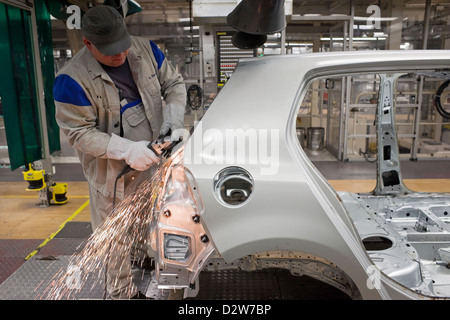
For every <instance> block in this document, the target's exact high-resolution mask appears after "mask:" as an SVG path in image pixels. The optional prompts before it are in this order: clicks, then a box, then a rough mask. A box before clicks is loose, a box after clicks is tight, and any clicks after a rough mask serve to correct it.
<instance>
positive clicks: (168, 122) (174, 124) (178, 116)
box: [159, 104, 186, 141]
mask: <svg viewBox="0 0 450 320" xmlns="http://www.w3.org/2000/svg"><path fill="white" fill-rule="evenodd" d="M184 111H185V107H184V106H181V105H177V104H168V105H167V106H165V107H163V118H164V122H163V124H162V126H161V130H160V131H159V133H160V135H164V136H165V135H167V133H168V132H169V130H170V131H171V132H172V133H171V138H172V140H173V141H176V140H178V139H179V138H180V137H181V136H183V135H184V133H185V131H186V130H184Z"/></svg>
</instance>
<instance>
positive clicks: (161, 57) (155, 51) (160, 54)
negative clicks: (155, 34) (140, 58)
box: [150, 40, 166, 70]
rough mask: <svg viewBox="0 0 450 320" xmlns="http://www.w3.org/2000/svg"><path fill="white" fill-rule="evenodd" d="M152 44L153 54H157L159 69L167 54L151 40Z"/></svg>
mask: <svg viewBox="0 0 450 320" xmlns="http://www.w3.org/2000/svg"><path fill="white" fill-rule="evenodd" d="M150 46H151V47H152V51H153V55H154V56H155V59H156V62H157V63H158V70H159V69H160V68H161V65H162V63H163V62H164V59H165V58H166V56H165V55H164V53H163V52H162V51H161V50H160V49H159V48H158V46H157V45H156V43H154V42H153V41H151V40H150Z"/></svg>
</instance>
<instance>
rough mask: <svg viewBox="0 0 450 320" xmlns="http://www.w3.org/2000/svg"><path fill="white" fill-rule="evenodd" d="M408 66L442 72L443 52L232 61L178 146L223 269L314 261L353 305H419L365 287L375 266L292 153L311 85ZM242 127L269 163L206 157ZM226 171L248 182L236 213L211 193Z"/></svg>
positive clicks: (223, 152) (387, 282) (394, 290)
mask: <svg viewBox="0 0 450 320" xmlns="http://www.w3.org/2000/svg"><path fill="white" fill-rule="evenodd" d="M415 68H416V69H417V71H420V70H428V69H449V68H450V53H449V52H447V51H409V52H405V51H376V52H373V51H370V52H341V53H335V52H333V53H320V54H304V55H289V56H276V57H265V58H255V59H249V60H245V61H241V62H240V63H239V66H238V68H237V69H236V71H235V73H234V74H233V76H232V77H231V79H230V80H229V81H228V82H227V84H226V85H225V86H224V88H223V89H222V90H221V92H220V94H219V95H218V96H217V98H216V99H215V100H214V102H213V104H212V105H211V106H210V108H209V110H208V111H207V112H206V113H205V115H204V117H203V118H202V119H201V121H200V122H199V123H198V124H197V126H196V128H195V130H194V131H193V133H192V136H191V137H190V139H189V140H188V141H187V144H186V145H185V148H184V158H183V162H184V163H183V164H184V167H185V169H186V172H187V173H188V176H189V177H190V180H191V181H192V183H193V184H195V189H196V190H197V191H198V193H199V194H200V196H201V200H202V202H203V203H202V209H201V210H202V211H201V218H202V225H203V227H204V229H205V230H206V231H207V233H208V234H209V236H210V239H211V241H212V243H213V246H214V248H215V252H216V253H217V254H218V255H220V257H221V258H222V259H224V260H225V261H226V262H229V263H231V262H232V261H235V260H238V259H242V258H245V257H248V256H254V255H255V254H257V255H259V256H264V254H266V255H267V256H268V257H274V256H278V257H286V258H294V257H303V258H310V257H315V258H314V259H315V260H316V261H319V260H320V259H323V261H326V263H328V264H330V265H332V266H335V267H336V268H337V269H339V270H340V271H341V272H342V273H343V274H346V275H347V276H348V277H349V278H350V279H351V281H352V282H353V283H354V285H355V286H356V287H357V290H358V291H359V294H360V297H361V298H362V299H416V298H423V296H422V295H421V294H419V293H417V292H414V291H412V290H409V289H408V288H406V287H405V286H403V285H401V284H399V283H398V282H396V281H393V280H392V279H391V278H389V277H388V276H386V275H385V274H383V273H381V274H380V280H381V281H380V285H379V286H376V287H375V288H374V287H373V286H370V285H369V283H368V279H369V278H370V276H371V273H370V270H371V267H373V265H374V263H373V261H372V260H371V259H370V257H369V256H368V254H367V252H366V251H365V249H364V247H363V245H362V242H361V239H360V235H359V234H358V231H357V230H356V228H355V225H354V222H353V220H352V219H351V218H350V216H349V214H348V211H347V209H346V208H345V207H344V205H343V203H342V199H340V197H339V195H338V194H337V193H336V191H335V190H334V189H333V188H332V187H331V186H330V185H329V183H328V182H327V181H326V179H324V177H323V176H322V175H321V174H320V172H319V171H318V170H317V169H316V168H315V167H314V165H313V164H312V163H311V161H310V160H309V158H308V157H307V155H306V154H305V152H304V151H303V150H302V148H301V147H300V146H299V141H298V139H297V136H296V130H295V120H296V116H297V110H298V106H299V104H300V102H301V101H302V99H303V97H304V95H305V92H306V89H307V88H308V85H309V83H310V81H312V80H313V79H314V78H317V77H320V76H325V75H326V76H333V75H342V74H346V73H358V72H375V71H377V72H394V71H395V72H403V71H404V72H411V71H415V70H416V69H415ZM247 129H251V130H256V131H257V132H264V133H270V132H271V133H272V134H269V135H270V136H271V138H272V139H273V138H274V137H275V138H276V139H277V140H276V141H273V140H272V141H271V142H272V147H273V149H272V151H271V152H272V156H276V159H275V160H274V163H272V164H268V163H267V161H266V162H265V163H264V164H263V163H261V159H260V157H259V156H258V154H257V153H249V154H246V156H245V158H244V159H242V158H240V160H239V161H238V160H236V158H235V159H232V157H231V158H230V154H232V155H236V152H237V149H236V147H235V149H234V150H229V149H227V148H226V147H223V148H217V147H216V148H215V147H214V146H213V147H212V148H215V150H214V152H210V151H211V150H209V152H205V149H207V148H208V146H211V144H212V143H213V142H214V141H217V139H219V138H223V137H227V135H230V133H236V132H242V130H244V132H245V130H247ZM252 157H253V158H252ZM233 161H234V162H233ZM275 162H276V163H275ZM275 165H276V167H274V166H275ZM230 166H239V167H241V168H243V169H245V170H246V171H247V172H248V173H249V174H250V175H251V176H252V178H253V180H254V189H253V192H252V194H251V196H250V198H249V199H248V200H247V201H246V202H245V203H244V205H242V206H236V207H231V206H227V205H224V204H222V203H220V202H219V201H218V200H217V198H216V196H215V195H214V188H213V183H214V182H213V179H214V177H215V176H216V175H217V174H218V173H219V172H220V171H221V170H223V169H224V168H227V167H230ZM191 271H192V270H191ZM194 271H195V270H194ZM196 273H198V270H197V272H196Z"/></svg>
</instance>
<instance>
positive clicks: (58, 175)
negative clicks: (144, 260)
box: [0, 154, 450, 300]
mask: <svg viewBox="0 0 450 320" xmlns="http://www.w3.org/2000/svg"><path fill="white" fill-rule="evenodd" d="M323 159H327V158H326V157H322V158H321V156H320V154H315V158H313V159H312V160H313V163H314V164H315V165H316V167H317V169H318V170H319V171H320V172H321V173H322V175H323V176H324V177H325V178H326V179H327V180H328V181H329V183H330V185H331V186H332V187H333V188H335V189H336V190H337V191H351V192H369V191H371V190H372V189H373V188H374V187H375V174H376V167H375V164H374V163H370V162H365V161H360V162H339V161H336V160H323ZM66 160H68V161H66ZM401 166H402V173H403V178H404V183H405V184H406V186H407V187H409V188H410V189H412V190H415V191H424V192H450V166H449V162H448V161H447V160H423V161H417V162H410V161H403V162H402V164H401ZM54 167H55V174H54V176H53V178H54V181H55V182H65V183H67V184H68V193H67V197H68V199H69V200H68V202H67V203H65V204H61V205H50V206H48V207H41V206H39V199H38V195H37V192H36V191H27V190H26V188H27V186H28V183H27V182H25V181H24V180H23V176H22V169H17V170H14V171H11V170H10V169H8V168H1V169H0V199H1V200H0V300H35V299H40V298H42V296H43V292H45V289H46V288H45V286H46V284H48V283H49V282H50V281H51V279H52V277H53V276H54V275H55V274H56V272H58V270H61V269H63V268H67V265H68V259H69V258H70V256H72V255H73V254H74V253H75V252H76V251H77V248H79V247H80V246H82V244H83V243H84V241H85V240H86V239H87V238H88V237H89V235H90V234H91V233H92V231H91V226H90V218H89V205H88V203H89V197H88V194H89V193H88V186H87V183H86V181H85V179H84V177H83V174H82V171H81V167H80V165H79V163H76V161H74V160H73V158H71V157H70V156H69V157H59V158H56V161H55V163H54ZM137 278H138V280H137V281H138V282H139V283H138V287H140V288H141V290H144V291H145V290H147V292H149V290H150V289H151V287H152V285H153V284H154V282H152V276H151V274H145V273H142V274H141V275H140V276H139V277H137ZM295 278H298V279H297V280H295V281H297V282H295V281H292V277H289V274H286V273H284V272H282V271H279V270H270V269H269V270H264V271H263V272H253V273H245V274H242V273H239V272H237V271H226V274H217V273H214V272H204V273H202V274H201V275H200V288H201V289H200V292H199V295H198V296H197V299H205V300H208V299H218V300H220V299H238V300H245V299H252V300H267V299H268V300H283V299H286V300H289V299H293V298H294V297H295V298H296V299H303V300H308V299H327V300H342V299H347V297H346V296H345V295H343V294H342V293H341V292H340V291H339V290H336V289H334V288H328V289H324V288H322V287H320V286H321V284H320V283H318V282H317V281H314V280H312V279H309V278H307V277H295ZM236 281H238V282H237V283H238V284H239V285H236ZM274 283H275V285H274ZM151 290H153V294H155V293H154V288H153V289H151ZM327 290H328V291H327ZM299 291H302V292H305V294H304V296H300V297H299V296H298V292H299ZM102 297H104V289H103V286H102V285H99V286H97V287H95V288H93V289H92V288H90V290H87V289H86V290H85V291H83V290H82V291H81V292H80V293H79V295H78V296H77V297H76V299H102ZM165 297H167V293H164V292H163V293H161V294H160V295H158V294H156V296H154V298H161V299H164V298H165Z"/></svg>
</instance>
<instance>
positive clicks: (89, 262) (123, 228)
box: [38, 148, 182, 300]
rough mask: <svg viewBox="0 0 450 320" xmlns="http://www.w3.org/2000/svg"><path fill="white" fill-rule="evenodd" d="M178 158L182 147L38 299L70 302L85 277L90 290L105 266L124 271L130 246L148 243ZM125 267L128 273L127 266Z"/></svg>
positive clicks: (120, 206) (118, 207)
mask: <svg viewBox="0 0 450 320" xmlns="http://www.w3.org/2000/svg"><path fill="white" fill-rule="evenodd" d="M181 159H182V148H180V149H179V150H178V151H177V152H176V153H174V154H173V155H172V156H171V157H170V158H168V159H166V160H163V161H162V164H161V165H160V167H159V168H158V170H157V171H156V172H155V174H154V175H153V177H152V179H151V180H149V181H146V182H144V183H142V185H141V186H140V187H139V188H138V190H137V191H136V192H134V193H133V194H131V195H129V196H128V197H126V198H125V199H124V200H123V201H121V202H120V203H118V204H117V205H116V207H115V208H114V209H113V211H112V212H111V214H110V215H109V216H108V218H107V219H106V220H105V221H104V222H103V224H102V225H100V226H99V227H98V228H97V229H96V230H95V231H94V232H93V234H92V235H91V236H90V237H89V238H88V239H87V241H86V245H85V246H84V247H83V249H82V250H81V251H80V252H79V253H76V254H74V255H73V256H71V258H70V259H69V265H68V267H67V268H65V269H61V270H59V272H58V273H57V274H56V275H55V276H54V277H53V278H52V279H51V280H50V282H49V284H48V286H47V288H46V289H45V290H44V292H43V294H42V296H41V297H38V298H41V299H51V300H61V299H71V298H73V296H74V295H75V294H76V293H78V292H80V290H81V289H82V288H83V287H84V285H85V284H86V281H87V278H88V277H89V278H91V279H93V280H94V281H93V284H92V288H91V289H93V288H94V287H95V286H96V285H97V284H98V283H99V282H101V281H102V280H104V276H102V273H103V272H102V271H104V268H105V266H106V267H107V266H108V265H112V264H115V265H116V266H117V265H119V264H120V265H122V266H123V267H124V268H127V265H126V263H127V261H126V259H125V258H126V257H130V254H131V253H132V251H133V249H134V248H135V247H134V245H135V244H137V243H147V242H148V241H149V226H150V225H151V223H152V221H153V219H154V218H155V216H156V213H157V212H159V209H160V208H161V205H162V201H161V200H162V199H163V195H164V191H165V190H164V187H165V182H166V181H167V179H168V177H169V176H170V173H171V168H172V167H173V166H174V165H176V164H178V163H180V162H181ZM112 252H120V255H117V254H114V255H112V254H111V253H112ZM113 259H115V261H114V260H113ZM128 261H129V260H128ZM128 263H131V262H128ZM128 268H129V269H130V272H131V267H130V266H129V265H128Z"/></svg>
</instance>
